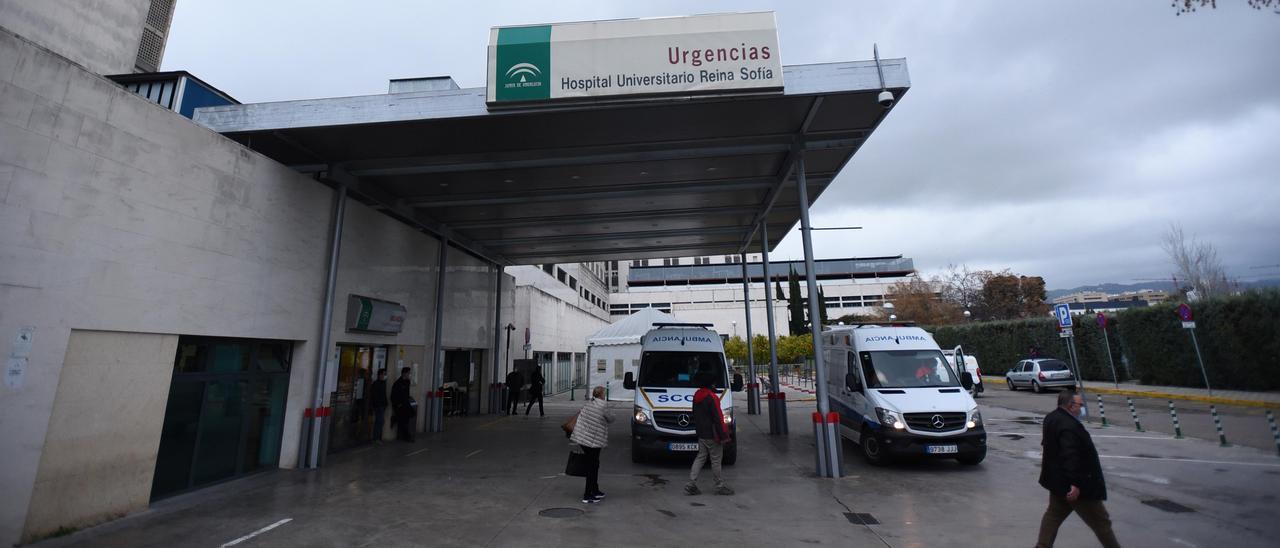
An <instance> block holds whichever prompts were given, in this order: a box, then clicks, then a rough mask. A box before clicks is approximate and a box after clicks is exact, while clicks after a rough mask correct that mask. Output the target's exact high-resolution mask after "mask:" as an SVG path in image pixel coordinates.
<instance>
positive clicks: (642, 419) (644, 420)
mask: <svg viewBox="0 0 1280 548" xmlns="http://www.w3.org/2000/svg"><path fill="white" fill-rule="evenodd" d="M635 409H636V414H635V417H633V420H635V421H636V422H637V423H639V424H649V414H648V413H645V412H644V409H642V408H640V407H636V408H635Z"/></svg>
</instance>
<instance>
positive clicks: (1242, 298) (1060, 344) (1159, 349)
mask: <svg viewBox="0 0 1280 548" xmlns="http://www.w3.org/2000/svg"><path fill="white" fill-rule="evenodd" d="M1192 306H1193V309H1194V310H1195V316H1196V337H1197V339H1198V341H1199V343H1200V351H1201V353H1202V354H1203V356H1204V361H1205V366H1206V368H1207V369H1208V372H1209V380H1210V383H1211V384H1212V385H1213V386H1214V387H1215V388H1230V389H1244V390H1276V389H1280V290H1266V291H1253V292H1249V293H1245V294H1242V295H1236V296H1232V297H1227V298H1222V299H1214V300H1206V301H1200V302H1197V303H1194V304H1193V305H1192ZM1176 308H1177V305H1176V304H1162V305H1157V306H1151V307H1147V308H1134V309H1129V310H1124V311H1121V312H1120V313H1119V314H1118V315H1112V314H1108V315H1107V336H1108V338H1109V342H1110V348H1109V350H1110V352H1111V356H1112V359H1113V360H1114V362H1115V368H1116V374H1117V376H1118V377H1119V380H1121V381H1123V380H1125V379H1126V377H1127V376H1128V375H1127V372H1129V371H1131V372H1132V374H1133V376H1134V377H1136V378H1137V379H1139V380H1140V381H1141V382H1143V383H1145V384H1155V385H1166V386H1190V387H1203V386H1204V379H1203V377H1202V376H1201V374H1200V367H1199V365H1198V364H1197V362H1196V356H1195V349H1194V348H1193V347H1192V345H1191V335H1190V333H1188V332H1187V330H1186V329H1183V328H1182V324H1181V322H1180V320H1179V318H1178V316H1177V314H1176ZM929 330H930V331H932V332H933V335H934V338H935V339H936V340H937V341H938V344H939V346H941V347H943V348H944V349H950V348H952V347H954V346H956V345H963V346H964V349H965V352H967V353H971V354H974V355H975V356H977V357H978V359H979V362H980V364H981V366H982V372H983V373H984V374H987V375H1003V374H1004V372H1005V371H1007V370H1008V369H1009V368H1010V367H1012V366H1013V365H1014V364H1016V363H1017V362H1018V361H1019V360H1021V359H1024V358H1027V357H1028V356H1029V355H1030V350H1031V349H1032V348H1035V349H1036V354H1037V355H1038V356H1039V357H1053V358H1058V359H1061V360H1063V361H1068V359H1067V358H1068V354H1067V342H1066V339H1062V338H1060V337H1058V333H1057V322H1056V321H1054V320H1053V319H1050V318H1046V319H1032V320H1013V321H1002V322H981V323H968V324H961V325H948V326H938V327H934V328H930V329H929ZM1073 331H1074V332H1075V347H1076V352H1077V357H1078V358H1079V362H1080V369H1081V375H1082V376H1083V377H1084V378H1085V379H1087V380H1097V381H1110V380H1111V369H1110V366H1109V365H1108V363H1107V359H1106V358H1107V357H1106V351H1105V350H1104V349H1103V344H1104V343H1103V340H1104V339H1103V336H1102V332H1101V330H1100V329H1099V328H1098V325H1097V322H1096V321H1095V319H1094V318H1093V317H1092V316H1076V318H1075V327H1074V330H1073ZM1126 362H1127V368H1126Z"/></svg>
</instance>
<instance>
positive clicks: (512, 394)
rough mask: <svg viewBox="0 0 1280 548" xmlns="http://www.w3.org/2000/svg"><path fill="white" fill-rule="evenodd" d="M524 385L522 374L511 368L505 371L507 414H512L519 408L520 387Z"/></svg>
mask: <svg viewBox="0 0 1280 548" xmlns="http://www.w3.org/2000/svg"><path fill="white" fill-rule="evenodd" d="M523 387H524V375H521V374H520V372H519V371H516V370H515V369H512V370H511V372H510V373H507V414H508V415H514V414H516V411H518V410H519V409H520V389H521V388H523Z"/></svg>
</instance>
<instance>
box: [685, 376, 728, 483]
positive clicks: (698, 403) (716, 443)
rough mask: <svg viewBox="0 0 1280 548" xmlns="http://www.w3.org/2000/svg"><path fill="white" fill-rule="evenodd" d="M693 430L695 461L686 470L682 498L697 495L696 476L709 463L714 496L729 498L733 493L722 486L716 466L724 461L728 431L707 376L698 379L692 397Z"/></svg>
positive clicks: (718, 469) (718, 401) (719, 472)
mask: <svg viewBox="0 0 1280 548" xmlns="http://www.w3.org/2000/svg"><path fill="white" fill-rule="evenodd" d="M693 426H694V428H695V429H696V431H697V432H698V457H697V458H695V459H693V468H692V469H690V470H689V483H688V484H686V485H685V486H684V492H685V494H686V495H698V494H701V493H702V491H701V490H700V489H698V474H699V473H700V472H702V467H703V465H705V464H706V463H707V460H710V461H711V477H712V478H713V479H715V483H716V494H717V495H732V494H733V489H730V488H729V486H728V485H725V483H724V476H723V475H722V473H721V466H720V462H721V460H722V459H724V446H725V444H727V443H729V427H727V426H725V424H724V412H723V411H721V410H720V397H719V396H717V395H716V388H715V378H714V377H713V376H712V375H711V374H708V373H702V374H699V375H698V391H697V392H694V393H693Z"/></svg>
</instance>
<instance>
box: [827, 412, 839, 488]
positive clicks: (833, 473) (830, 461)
mask: <svg viewBox="0 0 1280 548" xmlns="http://www.w3.org/2000/svg"><path fill="white" fill-rule="evenodd" d="M824 426H825V429H826V435H827V465H828V466H829V468H830V470H829V471H830V477H833V478H838V477H841V476H843V475H844V471H843V470H842V468H843V463H844V443H843V441H842V440H841V438H840V413H837V412H835V411H831V412H828V413H827V424H825V425H824Z"/></svg>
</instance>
